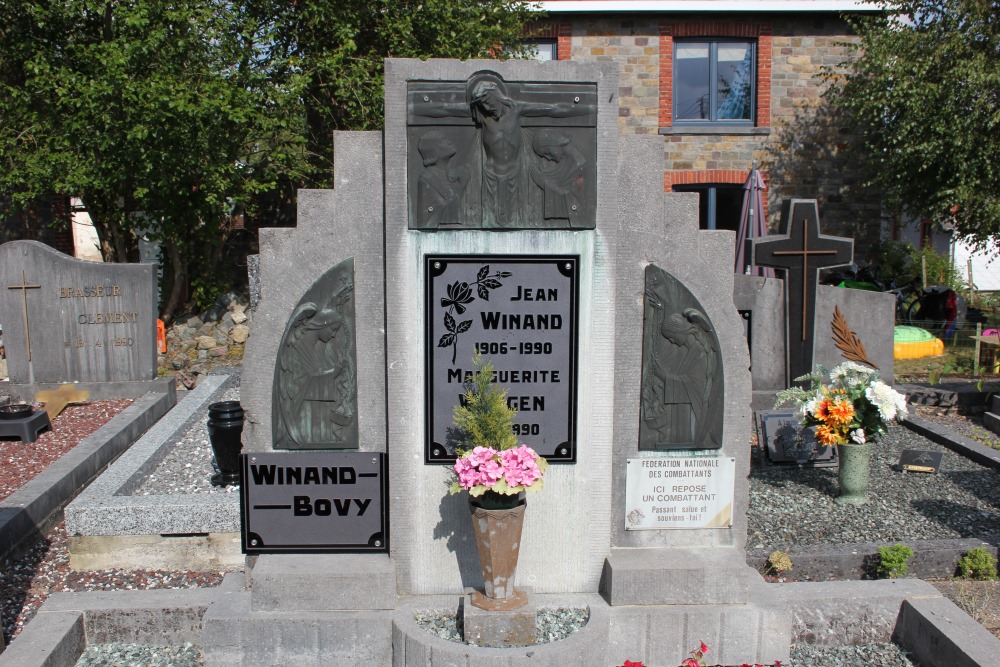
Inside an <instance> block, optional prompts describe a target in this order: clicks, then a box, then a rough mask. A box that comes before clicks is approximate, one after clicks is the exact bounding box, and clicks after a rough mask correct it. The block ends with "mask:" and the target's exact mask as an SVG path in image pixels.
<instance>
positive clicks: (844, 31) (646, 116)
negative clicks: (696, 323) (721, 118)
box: [538, 13, 880, 247]
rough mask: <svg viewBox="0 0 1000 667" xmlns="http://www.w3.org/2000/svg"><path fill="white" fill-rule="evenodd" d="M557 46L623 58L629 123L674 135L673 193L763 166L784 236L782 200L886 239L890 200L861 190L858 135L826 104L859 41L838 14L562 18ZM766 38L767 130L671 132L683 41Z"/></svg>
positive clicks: (836, 226) (763, 105) (581, 55)
mask: <svg viewBox="0 0 1000 667" xmlns="http://www.w3.org/2000/svg"><path fill="white" fill-rule="evenodd" d="M540 28H541V29H540V32H539V33H538V36H539V37H543V38H544V37H549V38H552V39H556V40H557V44H558V47H557V51H558V57H559V59H560V60H575V61H612V62H617V63H618V64H619V67H620V71H621V78H620V88H619V95H620V100H619V104H620V110H619V118H618V122H619V127H620V128H621V131H622V132H623V133H628V134H657V133H658V134H661V135H663V137H664V163H665V171H664V187H665V189H667V190H669V189H671V188H672V187H673V186H674V185H681V184H697V183H740V184H742V183H743V182H744V181H745V180H746V176H747V171H748V169H749V167H750V165H751V162H752V161H753V160H756V161H757V162H758V164H759V166H760V168H761V169H762V170H763V175H764V179H765V181H766V182H767V184H768V191H767V202H766V208H765V211H766V212H767V216H768V222H769V224H770V226H771V228H772V229H773V230H776V228H777V226H778V222H779V221H778V216H779V214H780V210H781V205H780V204H781V200H782V199H785V198H790V197H803V198H815V199H817V200H818V201H819V205H820V215H821V223H822V225H823V230H824V232H826V233H830V234H838V235H845V236H852V237H854V238H855V239H856V241H857V242H858V245H859V246H860V247H864V246H865V245H867V243H873V242H875V241H877V239H878V235H879V229H880V205H879V202H878V200H877V199H876V198H873V197H871V196H870V195H866V194H865V193H863V192H861V191H860V190H859V189H858V184H859V170H858V169H857V168H856V167H855V166H854V165H852V164H851V163H850V161H849V160H848V159H847V156H846V151H845V149H846V148H847V146H848V145H849V143H850V142H851V137H850V135H849V134H848V133H847V131H846V130H845V128H844V127H843V124H842V123H840V122H838V121H837V119H836V118H835V114H834V112H833V110H832V108H831V106H830V104H829V103H828V102H827V101H826V100H825V99H824V98H823V93H824V91H825V90H826V88H827V86H828V84H827V83H826V82H825V81H824V79H823V78H822V76H821V75H822V73H823V72H824V71H825V69H826V68H834V69H836V68H837V67H838V66H839V65H840V63H842V62H843V61H844V60H845V59H846V58H847V57H848V56H849V51H848V48H847V47H846V46H845V45H844V43H845V42H849V41H852V40H853V39H854V37H853V36H852V35H851V31H850V29H849V26H848V24H847V23H846V21H844V20H843V19H842V18H840V17H839V16H837V15H834V14H817V13H810V14H808V15H805V14H799V15H793V14H711V15H695V14H688V15H676V16H675V15H665V14H655V13H648V14H621V15H612V14H601V15H595V14H561V15H558V16H556V17H554V19H553V21H552V22H550V23H548V24H543V25H542V26H540ZM675 36H676V37H693V36H706V37H748V38H752V39H756V40H757V61H758V66H757V123H756V126H755V127H753V128H748V129H747V130H744V131H741V132H740V133H739V134H717V133H705V132H704V131H703V132H698V133H695V132H692V131H691V130H690V129H689V128H688V129H685V128H678V127H671V104H672V90H671V76H672V67H673V63H672V59H673V38H674V37H675Z"/></svg>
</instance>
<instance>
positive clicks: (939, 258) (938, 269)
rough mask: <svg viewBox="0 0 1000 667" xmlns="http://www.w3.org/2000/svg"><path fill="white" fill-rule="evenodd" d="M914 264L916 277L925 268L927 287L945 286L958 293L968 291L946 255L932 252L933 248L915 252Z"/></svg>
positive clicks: (960, 275)
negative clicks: (924, 266)
mask: <svg viewBox="0 0 1000 667" xmlns="http://www.w3.org/2000/svg"><path fill="white" fill-rule="evenodd" d="M915 254H916V257H915V258H914V263H915V265H916V269H917V275H921V274H922V272H923V265H926V266H927V284H928V285H947V286H948V287H950V288H951V289H953V290H956V291H958V292H961V291H964V290H966V289H968V286H967V285H966V282H965V280H964V279H963V278H962V274H961V272H960V271H959V270H958V269H957V268H956V267H955V265H954V264H952V262H951V258H950V257H948V255H943V254H939V253H936V252H934V249H933V248H929V247H925V248H923V249H922V250H919V251H915Z"/></svg>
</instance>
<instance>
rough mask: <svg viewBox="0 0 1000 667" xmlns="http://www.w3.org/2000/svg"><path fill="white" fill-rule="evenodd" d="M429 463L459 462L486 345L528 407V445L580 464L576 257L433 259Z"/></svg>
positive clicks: (501, 379) (519, 425) (524, 418)
mask: <svg viewBox="0 0 1000 667" xmlns="http://www.w3.org/2000/svg"><path fill="white" fill-rule="evenodd" d="M424 262H425V264H424V269H425V284H426V301H425V318H426V350H427V351H426V382H427V387H426V391H427V406H426V410H427V414H426V418H427V439H426V446H425V452H424V460H425V462H426V463H430V464H432V463H451V462H453V461H454V460H455V433H454V430H453V429H454V425H453V413H454V409H455V406H456V405H458V403H459V400H460V397H461V396H462V394H463V393H464V391H465V382H466V381H468V380H469V379H470V377H471V374H472V373H473V372H474V369H473V366H472V359H473V356H474V355H475V353H476V352H477V351H478V352H479V353H480V354H481V355H482V357H483V358H484V359H486V360H488V361H490V362H492V363H493V366H494V368H495V369H496V375H497V378H496V379H497V382H498V383H499V384H500V385H502V386H503V387H504V388H505V389H507V392H508V394H507V402H508V404H509V405H511V406H512V407H514V408H516V409H517V411H518V414H517V418H516V419H515V422H514V429H515V434H516V435H517V437H518V439H519V441H521V442H524V443H525V444H527V445H529V446H530V447H532V448H533V449H535V451H537V452H538V453H539V454H541V455H542V456H544V457H546V458H547V459H548V460H549V461H550V462H554V463H571V462H573V461H575V460H576V370H577V331H578V324H577V303H578V299H579V263H580V258H579V257H578V256H574V255H565V256H552V255H548V256H545V255H538V256H507V255H503V256H498V255H461V256H454V255H428V256H427V257H425V260H424Z"/></svg>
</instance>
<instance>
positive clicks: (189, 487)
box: [133, 373, 240, 496]
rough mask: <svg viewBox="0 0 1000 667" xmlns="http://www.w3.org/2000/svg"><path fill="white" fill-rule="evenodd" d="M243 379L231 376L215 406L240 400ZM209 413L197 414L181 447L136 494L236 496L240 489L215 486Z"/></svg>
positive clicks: (184, 433) (188, 424) (174, 449)
mask: <svg viewBox="0 0 1000 667" xmlns="http://www.w3.org/2000/svg"><path fill="white" fill-rule="evenodd" d="M239 382H240V375H239V373H230V379H229V380H228V381H227V382H226V383H225V384H224V385H223V386H222V388H221V391H219V392H217V393H216V396H215V397H214V398H213V402H216V401H238V400H240V388H239ZM207 422H208V413H207V410H206V411H205V412H196V413H195V414H194V415H192V417H191V419H189V420H188V422H187V423H186V424H185V425H184V426H183V427H182V428H181V432H182V435H181V436H180V438H179V439H178V441H177V444H176V445H175V446H174V447H173V448H172V449H171V450H170V452H168V453H167V455H166V456H164V457H163V460H162V461H161V462H160V465H158V466H157V467H156V468H155V469H154V470H153V471H152V472H151V473H149V475H148V476H147V477H146V479H145V480H144V481H143V483H142V484H141V485H139V487H138V488H137V489H136V490H135V491H134V492H133V495H136V496H162V495H169V494H173V493H184V494H187V493H236V494H238V493H239V492H240V487H239V486H238V485H232V486H226V487H218V486H212V483H211V481H210V480H211V477H212V475H213V474H215V472H216V468H215V459H214V456H213V455H212V445H211V444H210V443H209V440H208V427H207V425H206V424H207Z"/></svg>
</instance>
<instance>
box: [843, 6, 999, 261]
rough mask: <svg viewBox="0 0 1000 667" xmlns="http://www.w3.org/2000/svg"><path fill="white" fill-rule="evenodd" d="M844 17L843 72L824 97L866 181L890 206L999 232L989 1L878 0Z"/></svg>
mask: <svg viewBox="0 0 1000 667" xmlns="http://www.w3.org/2000/svg"><path fill="white" fill-rule="evenodd" d="M882 6H883V12H882V13H881V14H878V15H874V16H863V17H854V18H852V19H851V21H852V23H853V25H854V28H855V30H856V31H857V34H858V35H859V41H858V43H857V44H854V45H852V46H851V51H852V62H848V63H845V64H846V65H847V66H848V68H849V72H848V74H847V75H846V77H840V76H839V75H837V74H835V73H833V71H832V70H831V72H830V73H829V78H830V79H831V80H832V81H833V82H834V84H835V85H834V86H832V87H831V88H830V90H829V93H828V95H829V96H830V98H831V99H832V100H833V101H834V102H835V103H836V104H838V105H839V106H840V107H841V108H842V109H844V110H846V111H847V112H849V115H850V116H851V117H852V121H851V122H852V123H853V126H854V129H855V131H856V132H857V134H858V136H859V137H860V140H861V145H862V152H861V154H860V155H859V156H858V157H859V158H860V160H861V162H862V164H863V167H864V170H865V178H866V184H867V185H869V186H872V187H874V188H876V189H877V190H878V191H880V192H881V193H882V194H883V196H884V197H885V200H886V203H887V205H888V206H889V207H890V208H892V209H894V210H902V211H906V212H908V213H909V214H911V215H912V216H914V217H917V218H925V217H926V218H929V219H931V220H933V221H936V222H939V223H951V224H954V225H955V228H956V229H957V231H958V233H959V234H960V235H965V236H968V237H969V238H970V239H972V240H974V241H976V242H979V243H984V242H985V241H987V240H989V239H990V238H991V237H995V236H997V235H998V234H1000V160H998V159H997V156H998V155H1000V114H998V113H997V109H998V108H1000V58H998V57H997V54H998V53H1000V21H997V20H996V11H997V5H996V1H995V0H903V2H890V1H888V0H882Z"/></svg>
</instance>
